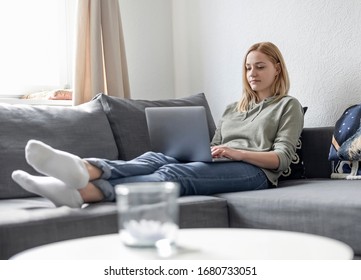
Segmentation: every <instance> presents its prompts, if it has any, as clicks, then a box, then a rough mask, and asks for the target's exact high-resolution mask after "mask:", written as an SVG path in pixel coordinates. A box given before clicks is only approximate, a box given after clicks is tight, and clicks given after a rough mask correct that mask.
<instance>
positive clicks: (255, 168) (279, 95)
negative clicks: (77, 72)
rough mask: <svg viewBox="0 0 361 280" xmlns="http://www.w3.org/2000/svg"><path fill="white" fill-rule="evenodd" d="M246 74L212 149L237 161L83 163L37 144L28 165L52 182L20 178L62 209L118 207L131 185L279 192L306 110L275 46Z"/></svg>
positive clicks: (264, 46)
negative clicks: (120, 188)
mask: <svg viewBox="0 0 361 280" xmlns="http://www.w3.org/2000/svg"><path fill="white" fill-rule="evenodd" d="M243 68H244V71H243V84H244V92H243V96H242V98H241V100H240V101H239V102H235V103H233V104H231V105H229V106H228V107H227V108H226V110H225V112H224V114H223V116H222V119H221V121H220V123H219V125H218V127H217V130H216V133H215V136H214V138H213V141H212V143H211V150H212V155H213V157H228V158H230V159H232V161H227V162H214V163H205V162H189V163H184V162H178V161H177V160H176V159H174V158H171V157H168V156H165V155H163V154H160V153H154V152H148V153H145V154H143V155H141V156H140V157H138V158H135V159H134V160H131V161H121V160H117V161H110V160H104V159H96V158H88V159H81V158H79V157H77V156H75V155H72V154H69V153H67V152H64V151H59V150H56V149H54V148H52V147H50V146H48V145H46V144H44V143H42V142H39V141H36V140H30V141H29V142H28V144H27V145H26V148H25V155H26V159H27V162H28V163H29V164H30V165H31V166H33V167H34V169H35V170H37V171H38V172H40V173H42V174H44V175H45V176H32V175H30V174H28V173H26V172H24V171H21V170H17V171H14V172H13V174H12V178H13V180H15V181H16V182H17V183H18V184H19V185H20V186H22V187H23V188H24V189H26V190H28V191H30V192H33V193H36V194H38V195H40V196H43V197H46V198H48V199H50V200H51V201H52V202H53V203H54V204H55V205H56V206H62V205H67V206H69V207H81V205H82V204H83V203H89V202H98V201H114V200H115V191H114V186H115V185H117V184H121V183H127V182H160V181H176V182H179V183H180V185H181V195H210V194H215V193H225V192H236V191H246V190H247V191H248V190H261V189H266V188H269V187H271V186H276V185H277V181H278V177H279V176H280V174H281V173H282V171H283V170H285V169H287V168H288V166H289V165H290V163H291V159H292V156H293V155H294V153H295V147H296V143H297V141H298V138H299V136H300V134H301V131H302V128H303V111H302V107H301V105H300V103H299V102H298V101H297V99H295V98H293V97H291V96H288V90H289V78H288V73H287V69H286V65H285V63H284V59H283V57H282V54H281V53H280V51H279V50H278V48H277V47H276V46H275V45H274V44H272V43H270V42H262V43H258V44H255V45H253V46H251V48H250V49H249V50H248V52H247V54H246V56H245V59H244V63H243Z"/></svg>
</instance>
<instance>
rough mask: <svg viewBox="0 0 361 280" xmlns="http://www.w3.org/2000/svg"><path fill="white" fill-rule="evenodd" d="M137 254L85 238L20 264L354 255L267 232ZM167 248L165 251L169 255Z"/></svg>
mask: <svg viewBox="0 0 361 280" xmlns="http://www.w3.org/2000/svg"><path fill="white" fill-rule="evenodd" d="M160 248H162V250H157V249H156V248H131V247H127V246H125V245H123V244H122V242H121V240H120V237H119V234H107V235H100V236H93V237H85V238H79V239H73V240H67V241H61V242H56V243H51V244H48V245H44V246H40V247H36V248H32V249H29V250H26V251H23V252H21V253H19V254H17V255H15V256H13V257H12V259H16V260H25V259H29V260H30V259H31V260H52V259H53V260H72V259H79V260H91V259H98V260H114V259H127V260H132V259H133V260H134V259H138V260H139V259H146V260H153V259H164V258H166V259H175V260H182V259H194V260H196V259H198V260H211V259H219V260H231V259H247V260H314V259H319V260H333V259H338V260H346V259H352V258H353V251H352V249H351V248H350V247H349V246H348V245H346V244H344V243H342V242H340V241H337V240H333V239H330V238H326V237H321V236H317V235H311V234H305V233H297V232H289V231H277V230H262V229H234V228H232V229H231V228H219V229H216V228H212V229H210V228H208V229H207V228H206V229H181V230H179V233H178V238H177V246H176V248H174V247H169V246H168V247H167V246H165V247H162V246H161V247H160ZM164 248H165V249H164Z"/></svg>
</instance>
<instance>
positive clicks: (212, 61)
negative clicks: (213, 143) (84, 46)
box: [120, 0, 361, 126]
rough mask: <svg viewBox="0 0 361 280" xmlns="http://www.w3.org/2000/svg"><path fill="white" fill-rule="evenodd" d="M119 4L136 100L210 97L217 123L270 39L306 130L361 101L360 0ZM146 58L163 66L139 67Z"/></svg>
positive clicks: (133, 1)
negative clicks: (245, 64) (246, 64)
mask: <svg viewBox="0 0 361 280" xmlns="http://www.w3.org/2000/svg"><path fill="white" fill-rule="evenodd" d="M120 2H121V9H122V16H123V25H124V32H125V40H126V44H128V45H127V47H128V48H127V55H128V64H129V70H130V77H131V81H130V82H131V88H132V94H133V95H132V97H133V98H134V97H138V96H141V97H142V98H143V97H144V98H148V97H152V98H153V97H154V98H158V97H160V96H161V97H164V98H170V97H173V96H177V97H181V96H186V95H189V94H193V93H198V92H205V93H206V95H207V98H208V101H209V103H210V105H211V108H212V112H213V114H214V117H215V119H216V120H217V119H219V117H220V115H221V113H222V112H223V109H224V107H225V106H226V105H227V104H228V103H230V102H232V101H234V100H238V99H239V98H240V94H241V88H242V85H241V68H242V60H243V56H244V54H245V52H246V50H247V49H248V47H249V46H250V45H251V44H253V43H255V42H259V41H272V42H274V43H275V44H276V45H278V47H279V48H280V50H281V51H282V53H283V54H284V57H285V60H286V63H287V66H288V70H289V73H290V77H291V91H290V94H291V95H293V96H295V97H297V98H298V99H299V100H300V102H301V103H302V104H303V105H304V106H308V107H309V110H308V112H307V114H306V117H305V126H326V125H333V124H334V123H335V121H336V120H337V118H338V117H339V115H340V114H341V113H342V112H343V111H344V109H345V108H346V107H348V106H349V105H351V104H355V103H361V71H360V69H361V52H360V50H361V32H360V25H361V2H360V1H359V0H348V1H343V0H333V1H326V0H318V1H312V0H303V1H299V0H273V1H266V0H253V1H245V0H173V1H171V0H168V1H167V0H164V1H161V0H157V1H154V0H152V1H147V0H143V1H141V0H120ZM150 3H151V4H150ZM126 14H127V15H126ZM158 17H161V18H162V19H159V18H158ZM130 22H134V23H133V24H134V25H131V24H130ZM136 22H137V23H136ZM169 23H172V26H173V27H172V30H170V28H169ZM149 29H151V30H149ZM135 31H136V32H135ZM137 32H138V34H135V33H137ZM143 32H144V36H146V37H145V38H142V35H141V34H143ZM149 32H150V33H151V34H152V35H151V36H149V35H150V34H149ZM135 37H137V38H135ZM137 40H138V43H139V42H143V43H141V44H135V42H136V41H137ZM153 40H156V42H155V41H153ZM127 41H128V42H127ZM130 45H132V46H130ZM130 49H131V50H130ZM147 57H151V58H150V62H156V63H158V64H156V66H155V67H154V65H152V64H151V63H144V64H143V63H141V61H143V60H144V61H146V60H147ZM152 57H153V58H154V57H156V59H152ZM168 59H169V60H172V61H166V60H168ZM161 60H162V61H163V62H162V63H161V62H160V61H161ZM140 66H141V67H140ZM170 72H172V75H173V76H172V77H171V74H170ZM150 77H151V78H150ZM165 79H169V80H168V81H165ZM141 84H143V85H142V86H141ZM162 90H163V91H162ZM160 92H162V94H159V93H160ZM170 92H172V93H170ZM146 93H147V94H148V93H149V94H151V96H150V95H148V96H146ZM163 93H164V94H163ZM153 94H154V96H153Z"/></svg>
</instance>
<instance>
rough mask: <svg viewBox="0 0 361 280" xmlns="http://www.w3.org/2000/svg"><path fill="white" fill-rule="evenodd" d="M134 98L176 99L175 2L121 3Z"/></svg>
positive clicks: (141, 0)
mask: <svg viewBox="0 0 361 280" xmlns="http://www.w3.org/2000/svg"><path fill="white" fill-rule="evenodd" d="M119 6H120V12H121V16H122V25H123V32H124V40H125V49H126V55H127V62H128V72H129V82H130V91H131V97H132V98H133V99H152V100H154V99H166V98H170V97H173V96H174V62H173V57H174V56H173V27H172V1H170V0H151V1H149V0H119Z"/></svg>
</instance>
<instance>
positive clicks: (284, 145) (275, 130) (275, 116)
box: [211, 96, 303, 185]
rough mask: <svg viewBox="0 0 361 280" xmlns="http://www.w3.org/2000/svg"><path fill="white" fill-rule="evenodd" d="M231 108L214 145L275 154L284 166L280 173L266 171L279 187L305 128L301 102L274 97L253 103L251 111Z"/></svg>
mask: <svg viewBox="0 0 361 280" xmlns="http://www.w3.org/2000/svg"><path fill="white" fill-rule="evenodd" d="M236 107H237V102H235V103H232V104H231V105H229V106H228V107H227V108H226V110H225V112H224V114H223V116H222V118H221V120H220V123H219V125H218V127H217V130H216V133H215V135H214V137H213V140H212V142H211V145H225V146H228V147H231V148H234V149H240V150H248V151H261V152H265V151H274V152H275V153H277V155H278V157H279V160H280V165H279V168H278V169H277V170H270V169H262V170H263V171H264V173H265V174H266V176H267V178H268V180H269V181H270V182H271V183H272V184H273V185H277V183H278V177H279V176H280V175H281V173H282V172H283V171H284V170H286V169H287V168H288V167H289V165H290V164H291V160H292V157H293V155H294V153H295V150H296V144H297V141H298V138H299V137H300V134H301V132H302V128H303V109H302V106H301V104H300V103H299V101H298V100H297V99H296V98H294V97H291V96H285V97H283V98H282V99H281V100H279V101H278V102H275V97H270V98H267V99H265V100H263V101H262V102H260V103H258V104H252V105H251V106H250V107H251V108H250V109H249V110H248V111H247V112H238V111H237V110H236Z"/></svg>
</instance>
